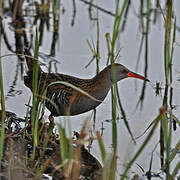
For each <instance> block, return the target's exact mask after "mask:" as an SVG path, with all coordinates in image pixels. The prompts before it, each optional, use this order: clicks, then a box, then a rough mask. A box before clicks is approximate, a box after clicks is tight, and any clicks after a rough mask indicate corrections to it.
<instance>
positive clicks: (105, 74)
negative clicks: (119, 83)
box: [91, 66, 113, 100]
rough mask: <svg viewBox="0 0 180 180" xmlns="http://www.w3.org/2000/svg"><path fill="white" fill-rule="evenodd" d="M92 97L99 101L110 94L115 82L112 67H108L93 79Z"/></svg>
mask: <svg viewBox="0 0 180 180" xmlns="http://www.w3.org/2000/svg"><path fill="white" fill-rule="evenodd" d="M92 81H93V86H94V88H93V89H92V93H91V94H92V95H93V96H94V97H95V98H97V99H99V100H104V98H105V97H106V95H107V94H108V92H109V90H110V88H111V86H112V85H113V82H112V80H111V67H110V66H107V67H106V68H105V69H103V70H102V71H101V72H99V73H98V74H97V75H96V76H95V77H94V78H93V79H92Z"/></svg>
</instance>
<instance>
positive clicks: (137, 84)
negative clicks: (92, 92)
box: [2, 0, 180, 176]
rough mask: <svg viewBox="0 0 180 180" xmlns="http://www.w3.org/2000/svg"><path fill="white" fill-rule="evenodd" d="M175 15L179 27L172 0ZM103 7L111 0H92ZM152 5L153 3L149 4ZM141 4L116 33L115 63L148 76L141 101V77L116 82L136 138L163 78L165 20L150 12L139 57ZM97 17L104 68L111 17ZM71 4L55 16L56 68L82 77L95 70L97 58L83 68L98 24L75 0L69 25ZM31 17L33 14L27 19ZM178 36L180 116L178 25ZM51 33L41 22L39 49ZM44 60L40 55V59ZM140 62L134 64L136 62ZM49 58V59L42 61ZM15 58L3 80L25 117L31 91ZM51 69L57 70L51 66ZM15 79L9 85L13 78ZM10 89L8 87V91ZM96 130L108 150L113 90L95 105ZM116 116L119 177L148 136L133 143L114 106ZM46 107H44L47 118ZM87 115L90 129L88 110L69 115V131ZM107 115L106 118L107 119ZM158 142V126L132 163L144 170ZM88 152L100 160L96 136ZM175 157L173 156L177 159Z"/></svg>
mask: <svg viewBox="0 0 180 180" xmlns="http://www.w3.org/2000/svg"><path fill="white" fill-rule="evenodd" d="M174 3H175V4H174V15H175V16H176V18H177V19H176V20H177V27H179V26H180V12H179V8H180V1H178V0H175V1H174ZM94 4H97V5H98V6H100V7H103V8H104V9H106V10H108V11H111V12H114V8H115V2H114V1H113V2H111V1H103V2H98V1H94ZM153 7H154V5H153V6H152V8H153ZM138 13H139V4H138V1H133V2H132V4H131V6H130V10H129V14H128V18H127V19H126V26H125V28H124V30H123V31H121V32H120V34H119V37H118V46H119V48H117V51H118V50H119V49H120V56H119V57H118V59H117V62H119V63H121V64H123V65H125V66H126V67H128V68H129V69H130V70H132V71H134V72H137V73H139V74H141V75H144V71H145V66H147V78H148V79H150V81H151V82H150V83H146V84H145V86H146V87H145V94H144V99H143V101H142V102H140V103H138V101H139V99H140V96H141V93H142V88H143V81H141V80H135V79H125V80H122V81H121V82H119V83H118V86H119V92H120V98H121V103H122V106H123V108H124V110H125V113H126V116H127V120H128V122H129V125H130V128H131V130H132V133H133V135H134V137H138V136H139V135H141V134H142V133H143V132H144V131H145V129H146V128H147V127H148V126H149V125H150V123H151V122H152V121H153V120H154V118H155V117H157V115H158V113H159V108H160V107H161V106H162V102H163V95H164V87H165V77H164V20H163V17H162V15H161V14H160V13H159V14H158V15H157V22H156V23H155V24H153V22H152V21H153V13H152V16H151V17H150V19H151V22H150V30H149V36H148V38H149V40H148V61H147V62H145V41H144V44H143V46H142V53H141V55H140V56H139V57H138V52H139V48H140V42H141V38H142V31H141V27H140V18H139V15H138ZM92 16H93V17H94V18H96V17H97V10H95V9H94V10H93V11H92ZM98 18H99V31H100V32H99V33H100V69H101V70H102V69H103V68H104V67H105V66H106V62H107V57H108V54H107V44H106V38H105V34H106V33H108V32H109V33H110V34H111V32H112V29H113V21H114V17H113V16H111V15H109V14H107V13H104V12H102V11H100V10H99V11H98ZM72 19H73V8H72V1H61V5H60V21H59V37H58V40H57V44H56V48H55V59H56V60H58V63H57V64H56V65H57V68H58V72H59V73H64V74H70V75H72V76H77V77H80V78H91V77H93V76H94V75H95V74H96V63H95V61H94V62H92V63H91V64H90V65H89V66H88V67H87V68H85V67H86V65H87V64H88V63H89V61H90V60H91V59H92V56H93V55H92V52H91V51H90V48H89V47H88V44H87V40H89V41H90V42H91V43H92V42H93V43H94V44H96V40H97V25H96V21H93V20H90V18H89V13H88V5H86V4H84V3H83V2H82V1H76V14H75V19H74V25H73V26H72V25H71V23H72ZM30 20H31V19H30ZM10 21H11V20H10V18H8V17H7V19H6V21H5V24H4V26H5V29H6V32H7V33H8V38H9V39H11V41H12V46H14V34H13V31H12V30H10V28H9V23H10ZM176 33H177V35H176V41H177V43H176V44H175V49H174V58H173V64H172V71H173V83H172V84H171V87H172V88H173V105H174V106H175V107H176V108H174V109H173V114H174V115H176V117H177V118H180V109H179V105H180V93H179V91H180V61H179V57H180V45H179V44H180V31H179V30H178V28H177V32H176ZM52 36H53V27H52V22H51V21H50V28H49V30H47V28H46V27H44V38H43V41H42V45H41V46H40V52H43V53H46V54H49V53H50V48H51V43H50V42H51V41H52ZM5 54H9V51H8V49H7V47H6V45H5V43H4V42H3V43H2V55H5ZM42 61H43V60H42ZM138 62H139V64H138V66H137V63H138ZM45 63H48V61H45ZM17 64H18V61H17V58H16V57H15V56H8V57H5V58H3V73H4V77H3V78H4V83H5V95H6V97H7V100H6V108H7V110H10V111H13V112H15V113H16V114H17V115H18V116H20V117H24V116H25V113H26V107H25V104H27V103H28V100H29V97H30V96H31V92H30V90H29V89H27V88H26V87H25V86H24V84H23V77H22V76H21V73H20V71H21V69H20V66H18V65H17ZM53 71H55V69H54V68H53ZM15 78H17V81H16V83H15V85H14V86H13V88H12V84H13V81H15ZM156 82H160V83H161V86H162V90H161V92H160V94H159V95H158V96H157V95H156V92H155V85H156ZM10 90H12V91H10ZM96 113H97V114H96V123H95V130H94V132H95V131H96V130H99V131H101V130H102V123H103V127H104V130H103V139H104V143H105V146H106V150H107V152H110V151H111V148H112V147H111V143H112V136H111V135H112V132H111V129H112V126H111V121H110V119H111V94H110V93H109V94H108V96H107V97H106V99H105V101H104V102H103V103H102V104H101V105H100V106H99V107H98V108H97V112H96ZM118 114H119V121H118V124H117V126H118V174H117V175H118V176H120V174H121V172H122V170H123V169H124V166H125V164H126V163H127V162H128V160H129V159H131V157H132V156H133V154H134V153H135V152H136V150H137V149H138V148H139V147H140V145H141V143H142V142H143V140H144V139H145V138H146V136H147V134H148V132H146V133H145V134H144V135H143V136H142V137H141V138H139V139H137V143H136V144H134V143H133V142H132V139H131V137H130V135H129V133H128V131H127V129H126V127H125V125H124V122H123V120H122V119H121V117H122V115H121V112H120V110H119V108H118ZM48 115H49V112H48V111H47V112H46V117H47V119H48ZM87 118H88V119H89V126H88V128H89V130H92V125H93V120H92V112H88V113H84V114H82V115H78V116H74V117H71V118H70V120H71V124H72V130H75V131H79V130H80V129H81V127H82V125H83V122H84V120H86V119H87ZM63 119H64V118H63V117H59V118H55V120H56V121H57V122H59V121H62V120H63ZM107 120H109V121H107ZM179 136H180V131H179V127H177V130H176V131H174V132H173V138H172V139H173V142H172V147H173V144H176V143H177V141H178V140H179ZM158 141H159V130H156V133H155V134H154V136H153V138H152V139H151V141H150V143H149V144H148V146H147V147H146V149H145V150H144V152H143V153H142V154H141V156H140V157H139V158H138V159H137V161H136V163H137V164H138V165H140V166H141V167H143V169H144V170H145V171H147V170H148V169H149V164H150V159H151V153H152V151H153V149H154V148H155V146H156V144H157V143H158ZM91 152H92V154H93V155H94V156H95V157H96V158H98V159H99V160H100V161H101V155H100V151H99V147H98V144H97V142H96V141H94V142H93V144H92V148H91ZM159 156H160V154H159V146H157V148H156V149H155V151H154V156H153V164H152V171H155V172H160V160H159ZM178 160H179V157H177V158H176V161H178ZM133 172H136V173H138V174H140V175H141V174H143V172H142V170H141V169H140V168H139V167H138V166H137V165H136V164H134V165H133V168H132V169H131V173H132V176H133Z"/></svg>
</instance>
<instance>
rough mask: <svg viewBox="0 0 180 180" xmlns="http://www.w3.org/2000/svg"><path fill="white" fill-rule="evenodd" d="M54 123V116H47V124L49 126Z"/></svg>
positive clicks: (52, 125)
mask: <svg viewBox="0 0 180 180" xmlns="http://www.w3.org/2000/svg"><path fill="white" fill-rule="evenodd" d="M54 125H55V123H54V116H53V115H50V116H49V126H50V127H54Z"/></svg>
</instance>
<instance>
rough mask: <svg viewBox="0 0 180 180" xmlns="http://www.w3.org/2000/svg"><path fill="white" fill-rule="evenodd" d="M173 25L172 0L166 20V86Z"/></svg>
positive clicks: (168, 4) (168, 2)
mask: <svg viewBox="0 0 180 180" xmlns="http://www.w3.org/2000/svg"><path fill="white" fill-rule="evenodd" d="M171 23H172V0H169V1H167V15H166V19H165V42H164V65H165V78H166V84H168V83H169V67H170V62H171V60H170V42H171Z"/></svg>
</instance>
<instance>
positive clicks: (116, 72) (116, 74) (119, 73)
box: [111, 63, 149, 82]
mask: <svg viewBox="0 0 180 180" xmlns="http://www.w3.org/2000/svg"><path fill="white" fill-rule="evenodd" d="M128 77H132V78H137V79H141V80H144V81H149V80H148V79H147V78H145V77H143V76H141V75H139V74H137V73H134V72H132V71H130V70H129V69H127V68H126V67H125V66H123V65H122V64H117V63H115V64H114V66H113V67H111V81H112V82H114V81H113V79H115V81H117V82H118V81H120V80H122V79H125V78H128Z"/></svg>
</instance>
